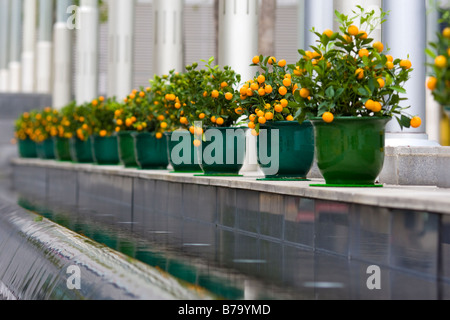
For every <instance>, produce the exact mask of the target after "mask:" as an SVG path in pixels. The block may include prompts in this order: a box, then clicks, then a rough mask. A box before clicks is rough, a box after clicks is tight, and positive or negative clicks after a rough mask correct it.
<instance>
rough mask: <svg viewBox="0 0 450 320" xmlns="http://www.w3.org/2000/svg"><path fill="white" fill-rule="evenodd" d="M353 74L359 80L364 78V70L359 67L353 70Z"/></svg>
mask: <svg viewBox="0 0 450 320" xmlns="http://www.w3.org/2000/svg"><path fill="white" fill-rule="evenodd" d="M355 76H356V77H357V78H358V80H361V79H362V78H364V70H363V69H361V68H359V69H357V70H356V71H355Z"/></svg>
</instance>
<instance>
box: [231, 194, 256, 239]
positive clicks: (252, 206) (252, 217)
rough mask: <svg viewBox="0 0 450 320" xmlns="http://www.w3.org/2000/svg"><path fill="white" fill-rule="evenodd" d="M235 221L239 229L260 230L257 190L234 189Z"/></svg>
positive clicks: (253, 231) (254, 231)
mask: <svg viewBox="0 0 450 320" xmlns="http://www.w3.org/2000/svg"><path fill="white" fill-rule="evenodd" d="M236 222H237V224H236V227H237V228H238V229H239V230H242V231H248V232H252V233H259V232H260V229H261V228H260V215H259V192H256V191H249V190H237V191H236Z"/></svg>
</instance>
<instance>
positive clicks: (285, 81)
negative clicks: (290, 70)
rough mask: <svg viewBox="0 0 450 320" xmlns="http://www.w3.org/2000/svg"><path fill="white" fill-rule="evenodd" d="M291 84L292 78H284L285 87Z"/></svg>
mask: <svg viewBox="0 0 450 320" xmlns="http://www.w3.org/2000/svg"><path fill="white" fill-rule="evenodd" d="M291 84H292V80H291V79H289V78H285V79H284V80H283V85H284V86H285V87H290V86H291Z"/></svg>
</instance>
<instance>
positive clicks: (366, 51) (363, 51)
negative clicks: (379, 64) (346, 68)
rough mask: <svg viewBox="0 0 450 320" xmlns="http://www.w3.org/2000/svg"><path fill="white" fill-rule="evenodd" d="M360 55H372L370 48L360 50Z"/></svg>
mask: <svg viewBox="0 0 450 320" xmlns="http://www.w3.org/2000/svg"><path fill="white" fill-rule="evenodd" d="M358 54H359V56H360V57H361V58H362V57H368V56H369V55H370V53H369V50H367V49H361V50H359V52H358Z"/></svg>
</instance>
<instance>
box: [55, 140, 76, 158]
mask: <svg viewBox="0 0 450 320" xmlns="http://www.w3.org/2000/svg"><path fill="white" fill-rule="evenodd" d="M53 143H54V145H55V157H56V159H57V160H59V161H72V156H71V154H70V140H69V139H66V138H60V137H53Z"/></svg>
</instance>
